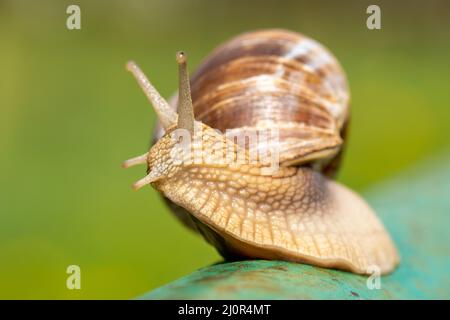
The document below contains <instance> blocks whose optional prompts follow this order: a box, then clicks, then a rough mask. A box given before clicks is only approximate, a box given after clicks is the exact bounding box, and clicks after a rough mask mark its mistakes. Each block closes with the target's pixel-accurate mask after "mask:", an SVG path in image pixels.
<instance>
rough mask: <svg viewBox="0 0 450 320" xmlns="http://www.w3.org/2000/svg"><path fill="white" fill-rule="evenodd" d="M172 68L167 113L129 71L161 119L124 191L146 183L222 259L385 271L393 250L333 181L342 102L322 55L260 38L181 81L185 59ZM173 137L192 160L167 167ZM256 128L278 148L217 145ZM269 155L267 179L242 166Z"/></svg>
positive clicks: (315, 48) (284, 39)
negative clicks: (272, 132) (175, 72)
mask: <svg viewBox="0 0 450 320" xmlns="http://www.w3.org/2000/svg"><path fill="white" fill-rule="evenodd" d="M177 62H178V66H179V92H178V95H175V96H174V97H173V98H172V99H171V100H170V103H169V102H167V101H166V100H165V99H164V98H162V97H161V96H160V95H159V93H158V92H157V90H156V89H155V88H154V87H153V86H152V85H151V83H150V82H149V81H148V79H147V78H146V76H145V75H144V74H143V72H142V71H141V70H140V69H139V67H138V66H137V65H136V64H135V63H133V62H129V63H128V64H127V69H128V70H129V71H131V72H132V74H133V75H134V76H135V78H136V80H137V81H138V83H139V85H140V86H141V87H142V89H143V91H144V93H145V94H146V96H147V97H148V99H149V100H150V102H151V103H152V105H153V107H154V109H155V111H156V113H157V115H158V118H159V124H158V127H157V128H158V129H157V131H156V134H155V139H154V140H155V143H154V145H153V146H152V147H151V148H150V150H149V151H148V152H147V153H145V154H144V155H142V156H139V157H136V158H133V159H130V160H127V161H126V162H124V164H123V166H124V167H129V166H132V165H136V164H146V165H147V173H148V174H147V176H145V177H144V178H143V179H141V180H139V181H138V182H136V183H135V184H134V188H136V189H139V188H141V187H143V186H145V185H148V184H151V185H152V186H153V187H154V188H155V189H156V190H158V191H159V192H160V193H161V194H162V195H163V196H164V198H165V199H166V200H167V202H168V203H169V205H170V207H171V208H172V210H173V212H174V213H175V214H176V215H177V217H179V218H180V219H181V221H182V222H183V223H185V224H186V225H187V226H188V227H190V228H192V229H195V230H196V231H198V232H199V233H201V234H202V235H203V236H204V238H205V239H206V240H207V241H208V242H209V243H211V244H213V245H214V246H215V247H216V248H217V249H218V251H219V252H220V253H221V254H222V255H223V256H224V257H226V258H233V259H235V258H255V259H279V260H287V261H293V262H300V263H308V264H312V265H316V266H321V267H326V268H337V269H343V270H348V271H351V272H354V273H359V274H369V273H373V272H374V270H377V271H379V272H380V273H382V274H385V273H389V272H391V271H393V270H394V268H395V267H396V265H397V264H398V263H399V257H398V254H397V250H396V248H395V246H394V244H393V242H392V240H391V238H390V236H389V234H388V233H387V232H386V230H385V229H384V227H383V225H382V223H381V222H380V220H379V219H378V218H377V216H376V215H375V213H374V211H373V210H372V209H371V208H370V207H369V206H368V204H367V203H366V202H365V201H364V200H363V199H362V198H361V197H360V196H359V195H357V194H356V193H355V192H353V191H351V190H349V189H348V188H346V187H345V186H343V185H341V184H339V183H337V182H335V181H333V180H331V178H332V177H333V175H334V173H335V172H336V170H337V168H338V165H339V162H340V159H341V154H342V147H343V145H344V139H345V132H346V128H347V123H348V118H349V94H348V89H347V83H346V78H345V74H344V72H343V70H342V69H341V67H340V65H339V63H338V62H337V61H336V59H335V58H334V57H333V56H332V55H331V53H330V52H329V51H328V50H327V49H325V48H324V47H323V46H322V45H320V44H319V43H317V42H316V41H314V40H312V39H309V38H307V37H305V36H303V35H301V34H298V33H295V32H290V31H286V30H261V31H255V32H249V33H244V34H242V35H240V36H237V37H235V38H233V39H231V40H230V41H228V42H226V43H224V44H223V45H221V46H219V47H218V48H217V49H215V50H214V51H213V52H212V53H211V55H210V56H209V57H208V58H207V59H206V60H205V61H204V62H203V63H202V64H201V66H200V67H199V68H198V70H197V72H196V73H195V74H194V76H193V77H192V78H191V79H190V80H189V76H188V73H187V67H186V56H185V54H184V53H182V52H179V53H177ZM191 88H192V89H191ZM177 112H178V113H177ZM194 114H195V119H194ZM179 129H182V130H184V132H187V137H184V138H183V140H184V139H185V138H186V139H187V140H189V139H191V141H194V143H190V144H189V148H190V149H189V150H191V151H193V153H192V154H194V155H200V156H201V157H200V161H174V157H173V154H174V150H177V149H176V148H177V146H178V143H179V142H180V139H179V136H177V135H175V133H176V132H178V130H179ZM217 129H218V130H220V131H218V130H217ZM264 129H276V130H277V131H278V132H279V134H278V136H279V140H278V141H276V140H273V141H272V140H271V141H266V142H264V143H261V142H259V141H258V142H256V143H255V142H248V141H247V143H245V144H243V145H242V144H239V143H238V142H236V140H233V141H230V139H228V138H227V137H228V136H226V135H225V134H223V133H224V132H225V130H230V131H231V132H232V133H233V135H235V136H237V137H240V136H245V135H246V134H248V133H249V132H259V130H264ZM227 133H228V131H227ZM188 138H189V139H188ZM187 140H186V141H187ZM274 141H275V142H274ZM272 143H276V144H277V145H276V146H275V145H271V144H272ZM225 145H226V146H227V148H223V146H225ZM217 146H220V147H219V148H217ZM228 146H231V148H229V147H228ZM274 146H275V147H278V150H279V157H278V162H277V164H279V167H278V169H277V170H275V171H274V172H272V173H271V174H267V172H265V171H264V170H265V169H267V163H266V162H264V161H262V160H261V161H260V159H258V160H257V161H248V160H249V159H250V154H251V152H252V151H254V150H264V149H270V150H273V149H271V147H274ZM211 150H220V151H223V152H224V153H226V155H227V156H230V159H236V158H237V157H238V154H243V155H244V156H243V159H244V162H242V163H241V162H229V161H224V158H223V154H222V155H221V153H220V152H211ZM177 152H178V151H177ZM197 160H198V159H197Z"/></svg>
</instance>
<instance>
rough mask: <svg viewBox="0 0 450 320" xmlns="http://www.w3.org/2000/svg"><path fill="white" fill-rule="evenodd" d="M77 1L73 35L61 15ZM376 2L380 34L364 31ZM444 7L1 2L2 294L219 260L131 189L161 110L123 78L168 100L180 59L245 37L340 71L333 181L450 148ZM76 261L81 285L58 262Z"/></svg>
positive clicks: (49, 293)
mask: <svg viewBox="0 0 450 320" xmlns="http://www.w3.org/2000/svg"><path fill="white" fill-rule="evenodd" d="M70 4H78V5H79V6H80V7H81V21H82V22H81V23H82V29H81V30H73V31H69V30H67V29H66V24H65V23H66V18H67V16H68V15H67V14H66V8H67V6H68V5H70ZM369 4H378V5H380V7H381V11H382V29H381V30H373V31H371V30H368V29H367V28H366V18H367V14H366V8H367V6H368V5H369ZM449 9H450V5H449V3H448V2H446V1H364V0H363V1H361V0H360V1H344V2H339V3H338V2H337V1H336V2H334V1H325V2H324V1H262V0H259V1H253V0H247V1H243V0H240V1H211V0H195V1H187V0H178V1H175V0H171V1H167V0H158V1H155V0H154V1H141V0H140V1H137V0H135V1H95V2H94V1H75V0H74V1H31V0H30V1H18V0H14V1H12V0H11V1H5V0H0V74H1V80H0V155H1V157H0V168H1V169H0V170H1V171H0V174H1V175H0V298H26V299H28V298H68V299H71V298H133V297H135V296H137V295H140V294H142V293H143V292H145V291H148V290H150V289H152V288H155V287H157V286H160V285H162V284H164V283H167V282H169V281H171V280H173V279H176V278H178V277H180V276H182V275H185V274H187V273H189V272H191V271H193V270H195V269H197V268H199V267H202V266H205V265H208V264H211V263H214V262H217V261H218V260H219V259H220V257H219V255H218V254H217V253H216V252H215V250H214V248H212V247H210V246H209V245H207V244H206V243H205V242H204V241H203V240H202V239H201V238H200V237H198V236H196V235H194V234H192V233H191V232H190V231H188V230H186V229H185V228H184V227H182V226H181V224H180V223H178V221H176V220H175V218H174V217H172V216H171V215H170V214H169V212H168V210H167V208H166V207H165V205H164V204H163V202H162V201H161V199H160V198H159V197H158V195H157V193H156V192H155V191H153V190H152V189H151V188H145V189H144V190H141V191H140V192H133V191H132V190H131V188H130V185H131V183H132V182H134V181H135V180H137V179H138V178H140V177H142V175H143V174H144V172H143V168H133V169H129V171H124V170H121V168H120V163H121V162H122V161H123V160H124V159H127V158H129V157H131V156H135V155H138V154H141V153H143V152H145V150H146V149H147V147H148V143H149V137H150V134H151V131H152V128H153V125H154V114H153V111H152V109H151V107H150V105H149V103H148V102H147V101H146V99H145V97H144V95H143V94H142V92H141V91H140V89H139V88H138V86H137V84H136V83H135V81H134V79H132V77H131V76H130V74H128V73H126V72H125V70H124V65H125V62H126V61H127V60H129V59H134V60H136V61H137V62H138V63H139V64H140V65H141V67H142V68H143V69H144V70H145V71H146V73H147V74H148V76H149V78H150V79H151V80H152V81H153V83H154V84H155V85H156V86H157V88H158V89H159V90H160V91H161V92H162V94H164V95H165V96H166V97H168V96H169V95H171V93H172V92H173V91H174V90H175V89H176V85H177V74H176V64H175V62H174V53H175V51H176V50H179V49H183V50H186V51H187V52H188V53H189V57H190V68H191V70H194V69H195V67H196V66H197V65H198V64H199V63H200V61H201V59H202V58H203V57H205V55H206V54H208V52H209V51H210V50H211V49H213V48H214V47H215V46H216V45H218V44H219V43H221V42H222V41H224V40H226V39H228V38H229V37H231V36H234V35H236V34H238V33H240V32H243V31H248V30H253V29H257V28H269V27H279V28H288V29H292V30H296V31H300V32H302V33H305V34H306V35H309V36H311V37H312V38H314V39H316V40H318V41H320V42H322V43H323V44H325V45H326V46H327V47H328V48H330V49H331V51H332V52H333V53H334V54H335V55H336V56H337V57H338V59H339V61H340V62H341V63H342V65H343V67H344V69H345V70H346V72H347V74H348V78H349V82H350V88H351V93H352V122H351V131H350V140H349V145H348V149H347V153H346V157H345V161H344V164H343V167H342V170H341V174H340V175H339V180H340V181H342V182H343V183H345V184H347V185H348V186H350V187H352V188H354V189H355V190H358V191H360V192H363V191H364V189H365V188H368V187H369V186H370V185H373V184H375V183H378V182H379V181H382V180H383V179H387V178H388V177H390V176H392V175H395V174H396V172H398V171H401V170H403V169H404V168H406V167H409V166H412V165H414V163H416V162H418V161H421V160H422V159H426V158H427V157H429V156H430V155H432V154H434V153H437V152H441V150H443V149H448V148H449V146H450V141H449V139H448V138H449V135H448V133H449V129H448V127H449V126H450V124H449V120H450V81H449V75H450V63H449V57H450V41H449V39H450V10H449ZM70 264H77V265H79V266H80V267H81V273H82V274H81V276H82V277H81V286H82V289H81V290H73V291H70V290H68V289H67V288H66V277H67V274H66V272H65V271H66V268H67V266H68V265H70Z"/></svg>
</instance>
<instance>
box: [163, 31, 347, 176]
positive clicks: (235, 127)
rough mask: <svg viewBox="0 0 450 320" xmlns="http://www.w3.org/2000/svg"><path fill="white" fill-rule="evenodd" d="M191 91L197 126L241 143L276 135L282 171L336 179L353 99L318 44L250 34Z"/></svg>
mask: <svg viewBox="0 0 450 320" xmlns="http://www.w3.org/2000/svg"><path fill="white" fill-rule="evenodd" d="M191 91H192V101H193V104H194V113H195V118H196V119H197V120H199V121H202V122H204V123H205V124H207V125H209V126H210V127H212V128H215V129H219V130H220V131H222V132H225V130H231V133H232V134H233V135H236V136H243V135H248V132H255V131H257V130H264V129H268V128H275V129H278V130H279V131H278V132H279V145H278V146H279V150H280V163H281V164H282V165H293V164H294V165H304V164H305V163H309V164H314V166H313V167H314V168H316V169H319V170H321V171H322V172H323V173H325V174H326V175H329V176H332V175H334V173H335V171H336V169H337V167H338V164H339V159H340V151H341V149H342V144H343V134H344V132H345V129H346V124H347V119H348V114H349V110H348V101H349V94H348V89H347V83H346V77H345V74H344V73H343V71H342V68H341V67H340V65H339V63H338V62H337V61H336V59H335V58H334V57H333V55H332V54H331V53H330V52H329V51H328V50H327V49H326V48H324V47H323V46H322V45H320V44H319V43H317V42H316V41H314V40H312V39H310V38H308V37H305V36H303V35H301V34H299V33H295V32H291V31H286V30H277V29H276V30H262V31H256V32H249V33H244V34H242V35H239V36H237V37H235V38H233V39H231V40H229V41H228V42H226V43H224V44H223V45H221V46H219V47H218V48H217V49H215V50H214V51H213V52H212V53H211V54H210V55H209V57H207V58H206V59H205V60H204V62H203V63H202V64H201V65H200V67H199V68H198V70H197V71H196V72H195V73H194V75H193V76H192V78H191ZM176 100H177V98H176V95H175V96H174V97H173V98H172V99H171V105H172V106H173V107H174V108H175V106H176ZM159 130H160V131H159V132H158V134H157V139H158V138H159V137H160V136H161V135H162V130H161V129H159ZM229 132H230V131H229ZM242 141H245V140H242ZM247 142H248V141H247ZM255 147H256V148H262V149H264V148H266V147H267V146H266V145H264V146H262V145H251V146H250V148H255Z"/></svg>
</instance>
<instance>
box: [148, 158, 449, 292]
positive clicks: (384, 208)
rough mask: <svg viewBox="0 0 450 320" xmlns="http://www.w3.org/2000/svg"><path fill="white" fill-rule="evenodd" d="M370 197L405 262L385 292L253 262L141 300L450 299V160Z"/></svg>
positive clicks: (186, 280) (200, 274)
mask: <svg viewBox="0 0 450 320" xmlns="http://www.w3.org/2000/svg"><path fill="white" fill-rule="evenodd" d="M443 164H445V165H446V166H445V167H442V165H443ZM430 168H432V170H433V171H430ZM366 198H367V199H369V202H370V203H371V204H372V206H373V207H374V208H375V209H376V210H377V212H378V213H379V215H380V217H381V218H382V220H383V221H384V223H385V225H386V227H387V229H388V230H389V231H390V234H391V235H392V236H393V238H394V241H395V243H396V244H397V246H398V248H399V250H400V254H401V259H402V261H401V264H400V266H399V268H398V269H397V270H396V271H395V272H394V273H392V274H391V275H388V276H384V277H382V278H381V288H380V289H373V290H370V289H369V288H368V286H367V280H368V278H367V277H364V276H358V275H354V274H351V273H348V272H343V271H337V270H329V269H323V268H318V267H313V266H308V265H303V264H296V263H289V262H284V261H262V260H254V261H238V262H232V263H220V264H216V265H213V266H209V267H206V268H203V269H200V270H198V271H196V272H194V273H192V274H190V275H188V276H185V277H183V278H181V279H179V280H176V281H174V282H172V283H170V284H168V285H165V286H163V287H161V288H158V289H156V290H154V291H151V292H149V293H147V294H145V295H143V296H142V297H141V298H142V299H439V298H441V299H450V157H444V159H442V158H440V159H438V160H435V161H432V162H429V163H427V164H426V165H424V166H421V167H416V168H415V169H414V170H411V171H410V172H407V173H405V174H403V175H402V176H401V177H399V178H398V179H395V180H394V181H391V182H389V183H384V184H382V185H380V186H379V187H376V188H375V189H373V190H372V191H371V192H369V193H368V194H367V197H366Z"/></svg>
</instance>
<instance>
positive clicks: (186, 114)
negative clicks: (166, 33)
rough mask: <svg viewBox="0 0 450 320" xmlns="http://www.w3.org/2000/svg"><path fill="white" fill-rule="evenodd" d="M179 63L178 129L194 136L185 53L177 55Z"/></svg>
mask: <svg viewBox="0 0 450 320" xmlns="http://www.w3.org/2000/svg"><path fill="white" fill-rule="evenodd" d="M176 59H177V63H178V81H179V89H178V129H185V130H188V131H189V133H190V134H191V135H193V134H194V107H193V105H192V97H191V87H190V83H189V73H188V71H187V58H186V54H185V53H184V52H183V51H178V52H177V54H176Z"/></svg>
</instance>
